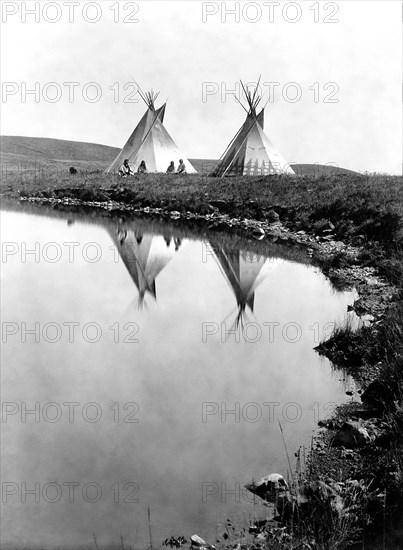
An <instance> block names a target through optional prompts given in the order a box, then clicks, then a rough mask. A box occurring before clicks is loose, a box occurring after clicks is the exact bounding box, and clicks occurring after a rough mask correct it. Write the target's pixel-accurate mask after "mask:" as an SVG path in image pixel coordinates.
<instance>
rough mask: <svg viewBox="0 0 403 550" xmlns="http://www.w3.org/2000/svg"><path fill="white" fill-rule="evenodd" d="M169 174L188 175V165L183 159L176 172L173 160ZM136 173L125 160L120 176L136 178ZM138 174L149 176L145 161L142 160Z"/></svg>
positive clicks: (168, 170) (120, 169)
mask: <svg viewBox="0 0 403 550" xmlns="http://www.w3.org/2000/svg"><path fill="white" fill-rule="evenodd" d="M166 173H167V174H186V165H185V163H184V162H183V160H182V159H180V160H179V164H178V168H177V169H176V170H175V163H174V161H173V160H171V162H170V164H169V166H168V168H167V170H166ZM134 174H135V172H134V170H133V169H132V167H131V166H130V164H129V160H128V159H125V160H124V162H123V164H122V166H121V167H120V168H119V176H121V177H122V178H126V177H127V176H134ZM137 174H148V170H147V166H146V163H145V161H144V160H142V161H141V162H140V164H139V167H138V168H137Z"/></svg>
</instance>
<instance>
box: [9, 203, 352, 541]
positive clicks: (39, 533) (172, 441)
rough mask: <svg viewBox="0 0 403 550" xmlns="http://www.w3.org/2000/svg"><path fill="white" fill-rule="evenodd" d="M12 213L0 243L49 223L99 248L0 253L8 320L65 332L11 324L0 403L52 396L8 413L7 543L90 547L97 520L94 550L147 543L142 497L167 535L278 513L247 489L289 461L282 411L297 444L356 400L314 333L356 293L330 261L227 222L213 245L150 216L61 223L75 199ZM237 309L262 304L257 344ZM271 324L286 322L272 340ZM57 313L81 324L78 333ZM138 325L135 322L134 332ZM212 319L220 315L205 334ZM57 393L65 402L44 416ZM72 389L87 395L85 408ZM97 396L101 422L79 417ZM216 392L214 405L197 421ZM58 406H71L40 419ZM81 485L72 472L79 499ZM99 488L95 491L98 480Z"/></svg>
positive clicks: (37, 237)
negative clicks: (235, 230) (234, 331)
mask: <svg viewBox="0 0 403 550" xmlns="http://www.w3.org/2000/svg"><path fill="white" fill-rule="evenodd" d="M2 218H3V222H4V223H5V230H3V235H2V237H3V239H4V241H10V242H19V243H22V242H24V243H26V248H27V250H32V249H34V248H35V243H40V246H41V250H42V249H43V247H44V245H45V244H46V243H48V242H49V240H50V238H49V235H51V240H52V241H53V242H56V243H59V244H60V246H62V243H65V242H77V243H81V249H82V248H83V245H85V243H89V242H91V243H97V244H98V245H99V248H100V249H101V250H102V254H101V255H100V260H99V261H97V262H88V261H85V259H84V257H83V255H82V254H81V250H80V249H78V250H77V252H78V253H77V254H76V257H75V261H74V263H72V262H70V261H69V260H68V255H64V256H63V257H62V259H61V261H58V262H54V263H52V262H46V261H43V257H42V259H41V261H39V262H35V261H34V259H32V261H30V260H31V258H32V257H30V258H28V261H27V262H22V261H21V257H20V256H19V255H18V254H14V255H12V256H10V257H9V258H8V261H7V262H6V263H5V264H4V265H3V271H4V279H3V280H4V282H5V283H6V284H7V292H6V293H3V295H2V300H3V304H2V305H3V310H4V312H3V315H4V319H6V320H13V321H14V322H15V323H17V325H18V326H21V324H22V323H26V326H27V328H32V327H34V325H35V323H39V325H40V327H44V326H46V324H47V323H50V322H51V323H58V326H59V327H60V329H61V330H62V332H61V338H60V339H59V340H58V341H55V342H54V343H50V342H49V341H47V340H46V339H44V337H43V336H42V332H41V333H40V338H39V341H36V340H35V338H34V336H32V334H31V335H29V334H28V335H27V337H26V340H25V341H24V343H22V341H21V337H20V336H21V335H20V334H17V335H14V336H10V337H9V339H8V341H7V344H6V345H4V346H3V351H2V354H3V361H2V387H1V391H2V398H3V402H4V401H6V402H10V403H17V405H18V406H19V407H20V404H21V403H25V404H26V407H27V409H30V410H32V409H33V408H34V407H35V404H36V403H38V404H39V406H40V407H41V409H40V415H39V419H38V422H36V421H35V418H34V415H32V414H31V415H28V418H27V421H26V422H21V415H20V414H15V415H10V416H9V418H8V420H7V422H6V423H3V424H2V425H1V429H2V436H3V439H2V443H3V444H2V448H3V452H4V458H3V460H2V474H3V479H5V480H8V481H10V482H13V483H15V484H16V485H15V486H14V485H13V487H14V488H16V491H17V492H16V493H15V494H12V495H10V496H9V497H8V498H7V502H6V503H4V510H3V518H2V519H3V522H2V537H3V540H2V542H4V545H5V546H7V547H9V546H10V543H11V542H13V541H15V540H17V538H16V537H19V538H18V541H20V542H21V544H20V545H19V546H20V547H23V546H24V545H25V547H27V548H28V547H29V548H38V549H39V548H44V549H50V548H63V547H64V548H70V549H73V548H94V546H95V545H94V541H93V537H92V534H93V533H95V534H96V538H97V541H98V545H99V548H106V547H108V545H109V546H111V545H112V544H114V543H119V540H120V535H122V536H123V538H124V541H125V547H129V546H130V545H131V546H132V547H133V548H136V549H140V548H143V549H144V548H146V547H147V546H148V544H149V532H148V520H147V509H148V507H150V509H151V516H152V534H153V543H154V545H155V549H157V548H159V547H160V544H161V541H162V540H164V539H165V538H166V537H170V536H171V535H174V536H178V535H180V534H183V535H185V536H186V537H187V538H188V537H189V536H190V535H191V534H193V533H195V532H196V533H198V534H199V535H200V536H202V537H203V538H204V539H205V540H208V541H209V542H211V543H214V540H215V536H216V533H218V534H220V535H221V534H222V532H223V531H224V530H225V527H224V524H225V520H226V518H228V517H231V518H239V521H240V525H244V519H243V518H244V517H246V518H248V517H250V516H254V515H255V514H257V513H262V514H263V515H265V514H267V508H265V509H260V508H259V504H257V505H256V506H255V505H254V503H253V502H251V501H250V499H249V500H247V499H244V498H243V496H242V495H243V493H242V490H241V489H242V487H243V485H244V484H245V483H246V482H248V481H250V480H251V479H252V477H254V476H255V477H261V476H263V475H266V474H267V473H269V472H279V473H282V474H285V475H286V473H287V466H286V464H287V457H286V455H285V452H284V446H283V441H282V438H281V434H280V433H279V429H278V422H277V420H280V421H281V423H282V427H283V430H284V437H285V439H286V441H287V446H288V448H289V449H291V450H292V451H294V450H297V449H298V446H299V445H304V444H305V445H307V446H308V445H309V442H310V438H311V434H312V430H313V429H314V428H315V426H316V422H317V420H318V419H319V418H323V417H324V416H325V415H326V414H329V408H326V406H327V405H328V404H329V403H331V402H341V401H342V400H343V399H346V396H345V395H344V390H343V387H342V386H341V385H340V384H339V383H338V382H337V379H335V377H333V378H332V369H331V367H330V365H329V362H328V361H327V360H325V359H321V358H319V357H318V356H317V355H316V353H315V352H314V351H313V347H314V346H315V345H316V344H317V343H318V342H317V337H318V338H322V336H323V330H324V327H326V324H327V323H329V322H332V321H339V320H341V319H343V317H344V315H345V311H346V308H347V305H348V304H350V303H351V302H352V301H353V299H354V295H353V294H352V293H340V292H335V291H334V290H333V289H332V287H331V285H330V284H329V282H328V280H327V279H326V278H325V277H324V276H323V275H322V274H321V273H318V272H317V271H316V270H314V269H313V268H312V267H310V266H309V265H304V264H301V263H296V261H287V260H288V259H290V257H289V256H287V258H286V259H284V256H282V255H281V254H280V253H278V254H276V253H275V250H273V248H272V249H271V253H270V256H265V255H262V254H256V253H255V252H251V248H250V246H251V245H250V244H249V243H248V242H247V241H242V242H241V244H236V243H238V242H239V240H238V241H235V240H234V239H232V238H230V237H228V236H225V240H224V237H223V238H222V239H220V240H219V241H218V238H217V236H216V235H213V236H211V235H210V236H207V242H210V246H211V252H210V254H206V250H205V247H206V243H203V242H201V241H200V240H197V239H195V238H193V240H192V239H191V238H188V237H186V238H185V237H184V233H180V232H179V231H177V232H174V231H173V230H172V229H170V228H169V227H168V226H167V227H165V226H164V227H162V228H160V229H156V228H155V227H154V226H153V225H151V224H149V222H147V221H144V220H136V221H133V222H125V223H119V224H116V225H115V224H112V223H111V221H110V220H106V221H102V220H100V221H98V220H96V222H95V223H94V222H93V221H92V222H91V223H89V221H87V220H86V219H84V220H83V219H81V220H80V219H76V223H74V224H70V225H67V223H66V220H67V218H69V219H74V218H73V216H72V215H71V214H69V215H68V216H66V217H65V218H63V217H61V219H55V218H47V217H44V216H30V215H26V214H20V213H19V214H15V213H10V212H5V213H4V214H3V216H2ZM111 239H112V241H113V243H114V247H112V248H113V250H111V248H110V245H111ZM253 246H256V247H257V246H261V245H259V244H254V245H253ZM115 247H116V250H115ZM254 250H258V249H257V248H255V249H254ZM261 250H263V248H261V249H259V252H260V251H261ZM117 251H118V252H119V253H117ZM289 253H290V252H288V254H289ZM206 256H207V257H206ZM291 259H294V258H291ZM117 260H118V261H117ZM267 274H269V275H268V276H267V277H266V275H267ZM133 283H134V285H135V287H136V290H134V288H133ZM157 286H158V293H157V288H156V287H157ZM133 294H138V301H139V304H141V303H144V302H145V301H147V299H148V297H150V296H151V297H154V298H155V297H156V296H157V295H158V303H157V304H154V305H155V307H153V308H152V315H151V314H150V313H149V312H146V311H144V310H142V309H138V308H136V309H135V310H134V309H133V308H131V309H129V311H128V312H127V313H126V314H125V315H122V311H123V310H124V309H125V306H127V302H128V297H130V296H132V295H133ZM49 296H51V297H52V299H49ZM100 297H101V299H100ZM150 302H151V304H152V301H151V300H150ZM151 304H150V305H151ZM234 306H236V313H235V325H236V326H239V327H240V326H241V325H242V323H243V318H246V316H247V315H256V319H257V320H258V323H259V326H261V332H262V337H261V338H259V339H256V341H254V343H250V340H248V341H246V342H241V343H240V342H239V340H238V341H237V340H236V339H235V338H234V337H233V336H232V335H231V337H228V338H221V334H220V332H219V327H220V324H221V322H222V319H223V318H225V317H226V316H227V317H228V315H231V316H232V315H233V313H232V311H233V308H234ZM150 309H151V307H150ZM232 321H233V320H232V317H231V322H232ZM89 322H91V323H92V324H94V323H96V324H97V325H98V326H99V328H100V329H101V331H100V338H99V339H97V340H96V341H94V342H93V343H91V342H89V341H88V339H87V340H85V339H84V338H83V336H82V334H83V333H82V330H81V329H82V327H83V326H84V325H85V324H86V323H89ZM265 322H269V323H270V324H271V325H272V326H273V327H274V325H275V327H274V328H275V332H273V334H274V336H275V337H274V338H270V337H269V333H267V332H265V326H264V324H265ZM63 323H69V324H70V325H71V324H72V323H75V324H76V325H77V328H76V332H75V334H76V338H75V340H74V343H71V342H70V341H69V337H68V331H67V328H66V327H65V325H64V324H63ZM126 323H128V326H129V329H130V330H131V327H132V326H133V324H136V325H137V326H138V327H139V330H138V332H137V333H136V335H135V336H136V338H137V342H136V343H133V339H131V338H127V336H128V331H127V330H126V328H125V327H126ZM205 323H209V324H210V325H213V326H215V327H216V328H217V330H216V331H215V332H214V331H213V332H214V334H213V333H212V335H211V336H209V337H208V338H206V339H204V340H203V338H202V327H203V324H205ZM258 323H256V324H258ZM287 324H292V325H293V326H294V325H295V326H298V327H300V337H299V338H298V339H295V338H294V337H293V335H292V334H291V335H290V334H288V333H287V332H286V331H284V330H283V328H284V327H286V326H287ZM112 328H113V331H112ZM117 328H119V333H117ZM313 328H314V329H315V331H313ZM45 334H46V333H45ZM84 334H85V333H84ZM51 336H52V333H49V337H51ZM116 336H118V338H117V337H116ZM287 336H288V337H287ZM49 403H56V405H58V406H59V407H60V409H57V408H56V405H53V408H52V407H51V408H49V409H48V412H47V413H46V408H45V407H46V404H49ZM65 403H78V405H77V406H76V408H75V409H74V412H75V420H74V422H70V421H69V415H68V409H67V408H66V406H65V405H64V404H65ZM87 403H97V404H98V406H99V409H100V411H101V412H102V414H101V418H100V419H99V421H98V422H88V421H87V420H86V419H85V418H84V417H85V408H84V405H85V404H87ZM128 403H136V404H137V405H138V413H137V414H136V415H134V419H135V420H138V422H133V423H131V422H128V421H127V419H128V418H130V416H133V414H132V413H133V410H134V409H133V405H131V406H129V408H126V409H125V408H124V407H125V405H127V404H128ZM206 403H207V404H208V408H207V409H206V410H208V411H211V410H213V411H215V412H214V413H211V414H209V415H208V417H207V418H205V419H203V416H202V411H203V406H204V404H206ZM267 404H271V405H270V407H267ZM55 410H56V412H57V410H59V411H61V413H62V416H61V418H60V420H58V421H57V422H52V421H47V420H45V418H44V417H46V414H47V416H48V417H49V418H51V416H52V415H54V414H55ZM19 412H20V411H19ZM253 412H257V413H258V415H257V417H256V418H254V414H253ZM118 413H119V414H118ZM295 413H298V414H297V417H296V418H295ZM93 414H94V407H92V408H90V409H89V411H88V416H91V415H93ZM23 483H25V484H26V487H27V489H32V488H33V487H35V483H37V484H39V485H38V486H39V487H40V490H41V491H42V489H43V488H44V487H46V484H47V483H57V484H58V487H60V488H61V490H62V494H61V497H60V499H59V500H58V501H57V502H56V501H55V502H50V500H51V499H52V498H53V497H54V492H53V493H52V491H51V488H50V490H49V499H48V500H45V499H44V497H43V494H42V492H41V493H40V495H39V502H35V500H34V498H33V496H32V495H28V496H27V498H26V500H25V501H24V502H23V501H22V498H21V488H22V486H23ZM69 483H77V484H78V485H77V489H76V492H75V493H74V494H75V499H74V502H72V501H71V500H70V499H69V492H68V491H69V489H68V486H67V485H64V484H69ZM88 483H92V484H98V485H99V487H100V488H101V489H102V494H100V497H99V500H98V501H97V502H94V503H92V502H89V501H88V499H87V500H85V499H84V498H83V493H82V489H83V487H85V486H86V484H88ZM130 483H136V484H137V485H127V484H130ZM92 487H93V486H92ZM133 487H138V491H137V492H135V493H134V495H132V490H133ZM206 487H207V489H208V494H207V495H206V494H205V493H203V488H206ZM111 488H112V489H111ZM223 488H224V489H223ZM118 489H119V495H118V493H117V490H118ZM84 495H86V494H85V493H84ZM131 495H132V496H131ZM45 496H46V493H45ZM56 496H57V495H56ZM88 496H89V497H90V498H94V491H93V490H91V487H90V489H89V493H88ZM95 496H96V495H95ZM132 497H134V498H133V499H132V500H131V498H132ZM125 499H126V500H125ZM136 499H137V500H136ZM244 514H245V516H244ZM17 546H18V545H17Z"/></svg>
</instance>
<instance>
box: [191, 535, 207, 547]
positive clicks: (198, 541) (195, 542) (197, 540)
mask: <svg viewBox="0 0 403 550" xmlns="http://www.w3.org/2000/svg"><path fill="white" fill-rule="evenodd" d="M190 540H191V545H192V546H206V544H207V543H206V541H205V540H203V539H202V538H201V537H199V535H192V536H191V537H190Z"/></svg>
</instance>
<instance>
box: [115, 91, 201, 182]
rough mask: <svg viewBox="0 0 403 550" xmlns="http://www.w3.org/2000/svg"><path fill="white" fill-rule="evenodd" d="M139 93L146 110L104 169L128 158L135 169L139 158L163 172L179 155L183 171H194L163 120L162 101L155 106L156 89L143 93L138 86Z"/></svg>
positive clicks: (116, 168)
mask: <svg viewBox="0 0 403 550" xmlns="http://www.w3.org/2000/svg"><path fill="white" fill-rule="evenodd" d="M139 94H140V97H141V98H142V99H143V101H144V102H145V103H146V105H147V111H146V112H145V113H144V115H143V117H142V118H141V120H140V122H139V123H138V124H137V126H136V128H135V129H134V130H133V132H132V134H131V135H130V137H129V139H128V140H127V142H126V144H125V145H124V147H123V149H122V150H121V151H120V153H119V154H118V156H117V157H116V158H115V160H114V161H113V162H112V164H111V165H110V166H109V168H107V170H106V172H107V173H109V172H117V171H118V170H119V167H120V166H121V165H122V164H123V161H124V160H125V159H128V161H129V164H130V166H131V167H132V169H133V170H134V171H136V170H137V168H138V166H139V164H140V162H141V161H142V160H144V161H145V163H146V166H147V170H148V171H149V172H164V173H165V172H166V169H167V168H168V166H169V163H170V162H171V161H172V160H173V161H174V163H175V166H177V165H178V164H179V160H180V159H182V160H183V161H184V163H185V165H186V170H187V172H188V173H189V174H192V173H195V172H196V170H195V169H194V167H193V166H192V165H191V163H190V162H189V160H188V159H187V158H186V157H185V155H184V154H183V152H182V151H181V150H180V149H179V147H178V146H177V145H176V143H175V142H174V140H173V139H172V137H171V136H170V135H169V133H168V132H167V130H166V128H165V126H164V124H163V121H164V115H165V108H166V102H165V103H164V104H163V105H162V107H160V108H159V109H156V108H155V101H156V99H157V97H158V95H159V92H157V93H154V92H153V91H151V92H148V93H143V92H142V91H141V90H140V89H139Z"/></svg>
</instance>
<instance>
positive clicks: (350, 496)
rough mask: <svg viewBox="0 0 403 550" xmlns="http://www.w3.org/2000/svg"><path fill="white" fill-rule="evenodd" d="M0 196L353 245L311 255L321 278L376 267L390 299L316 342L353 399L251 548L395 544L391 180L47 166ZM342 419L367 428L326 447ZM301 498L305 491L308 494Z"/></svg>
mask: <svg viewBox="0 0 403 550" xmlns="http://www.w3.org/2000/svg"><path fill="white" fill-rule="evenodd" d="M2 193H3V196H7V197H10V198H20V197H33V196H34V197H39V198H54V199H59V200H63V199H66V198H70V199H79V200H81V201H96V202H112V203H113V207H114V208H115V207H116V208H118V207H119V205H130V206H134V207H138V208H144V207H147V206H149V207H154V208H160V209H161V210H162V211H165V212H173V211H175V212H178V213H180V214H186V213H187V212H193V213H198V214H205V215H207V214H211V213H215V212H219V213H222V214H226V215H228V216H229V217H230V218H238V219H239V218H241V219H242V218H248V219H253V220H257V221H261V222H275V221H277V220H279V221H280V222H281V223H282V224H283V226H284V227H286V228H288V229H290V230H292V231H293V232H295V233H301V234H302V235H304V234H309V235H310V236H311V237H312V238H313V239H315V240H317V242H318V243H322V244H323V245H324V246H325V245H326V243H327V242H329V241H330V240H332V241H343V242H344V243H346V244H348V245H351V246H352V247H354V254H352V253H346V251H345V249H343V248H341V249H340V250H339V251H338V252H337V253H333V252H332V253H326V254H323V255H322V256H321V255H320V254H319V255H318V260H319V261H320V262H321V264H322V266H323V268H324V270H325V271H326V272H327V273H328V274H329V276H330V277H331V278H332V279H339V280H342V281H343V280H344V282H345V283H349V282H351V280H349V273H350V272H351V270H352V269H354V268H356V267H357V268H366V267H368V268H370V267H375V268H376V270H377V274H379V275H380V276H382V277H384V280H385V285H386V284H387V283H390V284H391V285H394V287H395V294H394V295H393V297H392V298H391V299H389V297H387V298H386V306H387V307H386V306H385V308H384V309H382V312H381V313H379V314H378V315H376V316H375V317H374V318H373V319H372V322H371V323H370V324H368V325H366V326H363V327H362V328H360V329H359V330H358V331H353V330H352V329H351V327H349V326H346V327H339V328H338V329H337V330H336V331H335V333H334V334H333V336H332V337H331V338H330V339H329V340H327V341H326V342H324V343H322V344H321V345H320V346H319V348H318V351H319V352H320V353H323V354H325V355H326V356H328V357H329V358H330V360H331V361H332V363H333V364H334V365H335V367H337V368H342V369H344V370H346V371H347V372H348V373H349V374H352V375H353V376H354V378H355V379H356V380H357V384H358V386H359V388H360V391H361V390H362V401H363V403H356V404H355V406H352V405H351V404H350V405H349V406H346V407H340V408H339V409H338V411H337V412H336V414H335V415H334V417H333V418H332V419H330V420H329V421H327V422H326V427H327V428H328V429H327V431H326V434H325V435H324V437H323V440H321V441H318V445H317V446H316V447H315V448H314V449H313V450H312V453H311V456H310V459H309V463H308V464H307V465H306V467H305V469H304V470H300V471H299V472H298V479H296V481H295V484H294V485H293V487H291V488H290V495H289V499H290V503H291V509H292V512H291V514H290V513H288V516H287V517H283V522H282V523H281V524H280V525H279V526H278V527H273V526H268V525H263V526H262V528H261V529H260V531H259V535H262V536H261V538H260V539H259V540H256V541H255V542H254V543H253V544H254V548H258V547H260V548H267V549H268V548H278V549H281V548H305V549H310V548H322V549H337V548H346V547H348V545H350V546H351V544H352V543H353V542H354V541H355V540H360V538H362V537H363V533H365V535H366V536H367V537H368V536H370V537H373V538H374V539H377V537H378V536H379V537H380V538H379V541H380V542H379V546H378V547H379V548H382V546H384V547H385V548H387V549H389V548H390V549H391V550H392V549H393V550H394V549H398V548H399V547H400V545H401V544H402V542H401V538H400V539H399V537H401V535H402V533H401V531H399V528H400V525H401V524H399V523H398V521H399V519H401V518H399V514H400V515H401V513H402V502H403V461H402V456H403V305H402V298H403V253H402V250H403V184H402V178H400V177H391V176H381V175H379V176H363V175H335V176H329V177H326V176H321V177H317V178H315V177H308V176H305V177H304V176H301V177H285V176H278V177H262V178H233V179H222V180H221V179H211V178H207V177H201V176H186V177H170V176H156V175H147V176H143V177H141V178H138V177H134V178H131V179H127V180H121V179H118V178H116V176H107V175H105V174H103V173H101V172H93V173H89V174H86V175H80V174H79V175H76V176H70V175H68V174H67V175H63V177H59V176H54V177H53V176H52V175H49V174H48V175H46V174H45V175H44V176H43V177H39V176H38V174H37V173H34V174H25V175H24V176H21V175H16V174H14V175H10V176H9V177H7V178H4V179H3V183H2ZM66 208H68V206H67V207H66ZM343 277H344V279H343ZM371 285H372V281H371V277H368V281H367V288H368V292H369V290H370V287H371ZM364 292H365V290H364ZM374 299H375V298H374ZM360 307H361V311H362V312H365V311H366V304H365V301H361V304H360ZM350 421H354V422H358V423H360V426H362V428H363V429H365V430H366V431H367V433H368V435H369V437H368V440H366V441H365V444H364V445H362V446H359V445H358V444H357V445H356V448H355V447H353V448H352V449H349V453H347V451H346V449H344V448H343V447H341V448H340V447H335V446H334V445H333V442H334V438H335V436H336V435H337V433H338V432H339V431H340V429H341V428H342V427H343V425H344V424H345V423H346V422H350ZM350 451H351V453H350ZM317 483H319V485H316V484H317ZM320 483H324V484H325V486H324V485H320ZM318 487H319V489H318ZM315 491H316V492H315ZM335 492H336V495H337V497H338V498H340V499H341V501H340V502H342V503H343V504H342V505H340V506H339V507H338V508H337V507H335V506H334V499H333V497H332V498H330V497H329V494H332V495H334V494H335ZM301 495H302V496H301ZM306 495H310V496H309V498H308V497H306ZM326 495H327V496H326ZM305 497H306V498H308V501H309V502H310V503H311V504H310V505H309V506H310V507H309V506H308V505H306V502H305ZM332 499H333V500H332ZM303 501H304V502H305V504H304V505H303V504H302V502H303ZM332 503H333V504H332ZM304 506H305V509H304ZM386 531H387V533H386ZM366 540H368V538H367V539H366ZM399 540H400V542H399ZM228 544H230V543H228ZM361 546H362V545H361ZM361 546H358V547H357V548H361ZM373 548H377V546H374V547H373Z"/></svg>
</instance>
